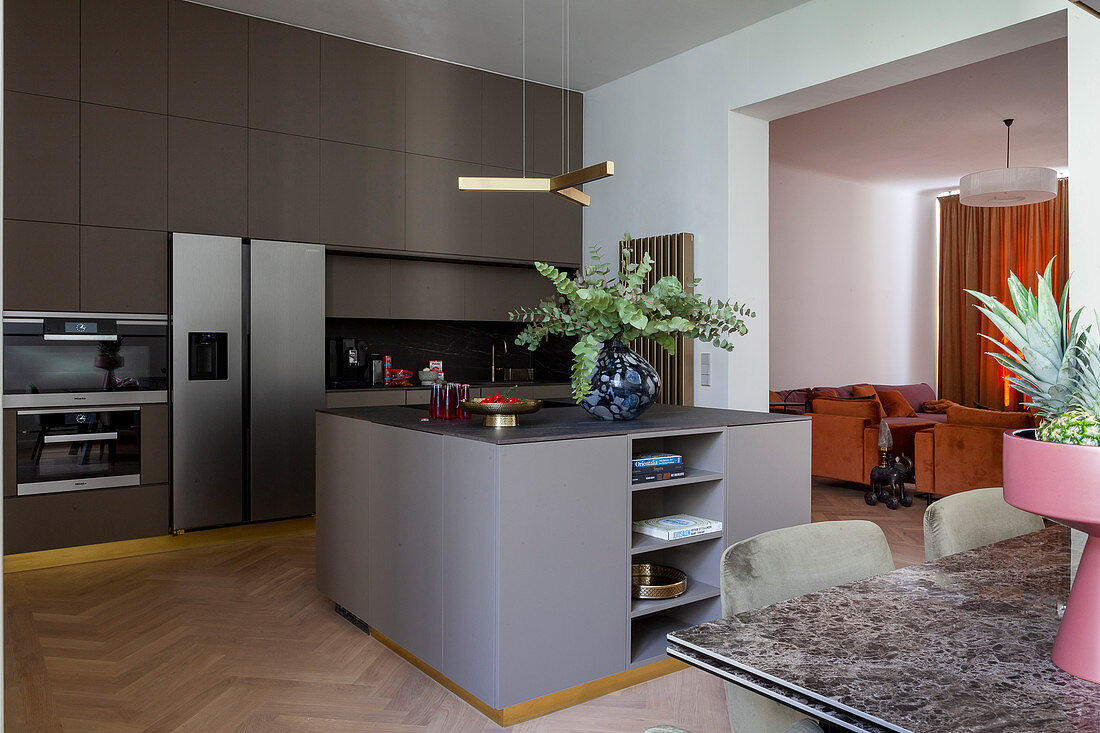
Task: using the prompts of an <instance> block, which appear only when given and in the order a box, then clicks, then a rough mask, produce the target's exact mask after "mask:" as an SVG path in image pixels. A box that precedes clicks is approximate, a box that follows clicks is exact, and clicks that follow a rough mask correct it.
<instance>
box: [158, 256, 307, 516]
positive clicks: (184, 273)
mask: <svg viewBox="0 0 1100 733" xmlns="http://www.w3.org/2000/svg"><path fill="white" fill-rule="evenodd" d="M171 318H172V390H171V406H172V525H173V526H174V527H175V528H176V529H192V528H196V527H210V526H215V525H220V524H233V523H237V522H249V521H261V520H267V519H281V518H285V517H298V516H305V515H308V514H312V513H313V511H314V480H315V477H314V462H315V447H314V442H315V436H314V431H315V427H314V426H315V422H314V410H316V409H317V408H319V407H323V406H324V400H325V393H324V380H325V357H324V354H325V252H324V248H323V247H321V246H318V245H312V244H299V243H295V242H273V241H265V240H255V239H254V240H250V241H244V240H241V239H238V238H233V237H216V236H210V235H202V234H173V235H172V314H171Z"/></svg>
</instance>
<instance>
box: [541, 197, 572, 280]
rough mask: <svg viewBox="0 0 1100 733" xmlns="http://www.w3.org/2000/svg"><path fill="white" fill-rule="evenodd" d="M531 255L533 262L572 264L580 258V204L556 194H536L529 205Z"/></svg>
mask: <svg viewBox="0 0 1100 733" xmlns="http://www.w3.org/2000/svg"><path fill="white" fill-rule="evenodd" d="M533 210H534V215H533V231H532V236H531V239H532V250H533V252H532V255H533V258H534V260H535V261H537V262H550V263H552V264H562V265H572V266H574V267H577V266H579V265H580V264H581V262H582V261H583V252H582V250H583V247H582V246H581V236H582V235H581V227H582V222H581V207H580V206H577V205H576V204H574V203H573V202H571V201H566V200H565V199H563V198H562V197H560V196H554V195H552V194H551V195H546V194H543V195H541V196H536V197H535V199H534V205H533Z"/></svg>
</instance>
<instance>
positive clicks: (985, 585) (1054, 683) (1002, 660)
mask: <svg viewBox="0 0 1100 733" xmlns="http://www.w3.org/2000/svg"><path fill="white" fill-rule="evenodd" d="M1069 555H1070V553H1069V532H1068V530H1066V529H1065V528H1064V527H1052V528H1049V529H1045V530H1043V531H1041V532H1034V533H1032V534H1028V535H1024V536H1022V537H1017V538H1015V539H1011V540H1006V541H1004V542H998V543H996V544H994V545H989V546H986V547H980V548H977V549H974V550H970V551H969V552H963V553H959V554H957V555H949V556H947V557H944V558H941V559H939V560H936V561H934V562H929V563H922V564H920V565H912V566H910V567H907V568H903V569H901V570H896V571H894V572H892V573H886V574H884V575H879V576H876V577H873V578H868V579H867V580H862V581H859V582H856V583H847V584H845V585H840V586H836V587H835V588H828V589H826V590H823V591H820V592H817V593H811V594H808V595H805V596H802V597H800V598H795V599H792V600H789V601H784V602H782V603H776V604H774V605H771V606H767V607H765V608H761V609H757V610H754V611H748V612H746V613H743V614H739V615H738V616H737V617H735V618H731V619H722V620H719V621H714V622H711V623H706V624H702V625H699V626H694V627H691V628H688V629H684V630H683V631H678V632H675V633H672V634H669V637H668V638H669V642H670V644H671V648H672V649H673V650H678V649H685V650H687V651H689V652H701V653H702V654H701V655H698V654H697V655H696V656H697V657H699V658H701V659H708V658H709V659H715V660H718V661H720V662H723V663H728V664H730V665H731V666H732V667H734V668H737V669H745V670H747V671H748V673H749V674H748V677H750V678H751V677H752V676H753V675H758V676H763V677H767V678H770V679H771V680H773V681H775V682H778V683H779V685H780V687H779V688H778V689H784V688H787V689H789V688H790V686H796V687H798V688H800V689H801V691H802V692H805V693H810V697H814V698H817V699H818V700H819V702H820V703H821V704H826V703H827V704H826V705H825V708H823V709H829V708H831V707H832V706H835V705H839V706H846V707H848V708H850V709H853V710H856V711H861V712H862V713H863V714H865V715H868V716H872V717H874V718H877V719H878V720H880V721H883V722H886V723H888V724H889V725H890V727H892V728H894V729H896V730H903V731H912V733H944V732H946V731H954V732H956V733H979V732H981V733H984V732H986V731H1053V732H1057V733H1097V732H1100V685H1097V684H1095V683H1092V682H1088V681H1086V680H1082V679H1078V678H1077V677H1074V676H1072V675H1070V674H1068V673H1066V672H1063V671H1062V670H1061V669H1059V668H1057V667H1056V666H1054V664H1053V662H1051V661H1050V651H1051V648H1052V647H1053V645H1054V637H1055V635H1056V634H1057V632H1058V624H1059V621H1060V619H1059V604H1061V603H1064V601H1065V599H1066V598H1067V597H1068V595H1069ZM865 729H866V730H878V728H877V727H875V726H867V727H866V728H865Z"/></svg>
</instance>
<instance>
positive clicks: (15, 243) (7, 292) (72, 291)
mask: <svg viewBox="0 0 1100 733" xmlns="http://www.w3.org/2000/svg"><path fill="white" fill-rule="evenodd" d="M4 308H5V309H7V310H28V311H77V310H80V227H78V226H76V225H75V224H48V223H45V222H40V221H18V220H15V219H5V220H4Z"/></svg>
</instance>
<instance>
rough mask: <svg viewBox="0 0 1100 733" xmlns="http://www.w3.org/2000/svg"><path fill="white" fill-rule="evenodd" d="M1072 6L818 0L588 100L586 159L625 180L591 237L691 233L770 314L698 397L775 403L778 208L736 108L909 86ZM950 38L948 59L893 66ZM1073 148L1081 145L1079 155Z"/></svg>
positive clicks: (720, 292) (984, 0)
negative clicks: (747, 199) (808, 92)
mask: <svg viewBox="0 0 1100 733" xmlns="http://www.w3.org/2000/svg"><path fill="white" fill-rule="evenodd" d="M1067 7H1068V8H1069V11H1068V12H1083V11H1075V10H1074V9H1073V8H1072V6H1067V4H1066V3H1065V2H1062V1H1061V0H1011V1H1007V0H968V2H965V3H960V2H957V1H956V0H925V1H924V2H920V3H908V2H902V1H901V0H891V1H889V2H887V1H885V0H812V2H809V3H807V4H805V5H801V6H799V7H797V8H794V9H792V10H789V11H787V12H785V13H782V14H780V15H777V16H775V17H773V18H769V19H768V20H765V21H762V22H760V23H757V24H756V25H753V26H750V27H749V28H745V29H743V30H741V31H738V32H736V33H732V34H730V35H728V36H725V37H723V38H720V39H717V40H715V41H712V42H711V43H708V44H705V45H703V46H700V47H698V48H695V49H692V50H691V51H687V52H685V53H682V54H680V55H678V56H675V57H673V58H671V59H667V60H665V61H663V62H661V63H659V64H655V65H653V66H650V67H648V68H646V69H642V70H641V71H638V72H635V73H634V74H631V75H629V76H627V77H624V78H622V79H618V80H616V81H614V82H611V83H609V84H605V85H603V86H601V87H597V88H596V89H594V90H591V91H590V92H588V93H586V94H585V106H584V130H585V139H584V154H585V162H586V163H592V162H596V161H599V160H604V159H610V160H614V161H615V163H616V175H615V177H614V178H611V179H607V180H604V181H601V182H599V183H596V184H593V185H592V186H590V187H589V189H590V190H589V193H591V194H592V197H593V204H592V206H591V207H590V208H589V209H587V210H586V211H585V213H584V228H585V229H584V231H585V241H586V243H587V244H602V245H612V246H613V245H614V243H615V242H617V241H618V237H619V236H620V235H621V233H622V232H623V231H626V230H629V231H630V232H631V233H633V234H635V235H637V236H645V235H650V234H664V233H671V232H680V231H688V232H693V233H694V234H695V242H696V269H697V272H698V274H699V275H700V276H702V278H703V284H702V291H703V292H704V293H705V294H707V295H713V296H716V297H721V298H725V297H733V298H738V299H740V298H744V299H746V300H749V301H750V304H751V305H752V306H753V307H754V308H755V309H756V310H757V311H758V312H760V314H761V317H760V318H757V319H756V321H755V322H754V323H752V324H750V328H751V329H754V330H753V332H752V333H750V336H749V337H748V338H747V339H742V340H741V341H743V342H745V344H744V348H742V347H741V345H739V346H738V348H737V350H735V352H734V354H733V355H732V361H731V359H729V358H725V355H724V353H723V352H720V351H718V352H715V356H714V359H713V368H712V372H713V375H714V377H713V385H714V386H712V387H707V388H703V387H700V386H699V385H698V384H696V395H697V396H696V402H697V404H701V405H716V406H729V407H737V408H745V409H766V404H765V401H766V391H765V387H766V385H767V382H768V375H769V367H768V349H767V347H766V343H767V341H768V334H767V328H766V324H767V309H768V305H767V301H768V297H767V292H766V290H767V287H768V285H767V282H768V256H767V251H766V250H767V245H766V243H765V242H764V241H762V240H761V239H760V233H761V232H766V231H767V225H768V224H767V219H768V210H767V206H763V207H761V206H759V203H760V200H761V194H760V193H759V192H760V187H761V186H765V189H764V193H763V194H762V196H763V197H765V198H766V196H767V193H766V185H767V184H766V181H767V156H766V155H763V156H761V155H757V156H755V158H754V157H753V156H752V155H751V149H752V147H753V146H754V145H759V144H760V139H761V135H760V134H759V131H756V130H749V131H748V133H747V135H745V136H744V138H743V140H744V143H743V146H741V145H739V143H738V141H741V140H742V137H741V135H742V134H743V133H744V131H741V132H739V131H738V130H737V129H735V128H736V127H738V126H739V122H740V121H741V120H739V119H738V118H737V117H731V115H730V114H729V113H730V110H736V109H739V108H741V107H745V106H747V105H751V104H754V103H757V102H761V101H763V100H767V99H771V98H773V97H777V96H780V95H784V94H789V93H792V92H796V91H798V90H801V89H806V88H808V87H813V86H815V85H821V84H825V83H827V82H831V81H833V80H836V79H839V78H841V77H845V79H844V80H843V85H842V86H843V87H844V89H845V90H846V91H845V93H846V94H847V95H848V96H856V95H858V94H864V93H867V92H870V91H875V90H876V89H882V88H885V87H888V86H893V85H894V84H898V83H901V82H903V81H909V80H911V79H912V78H915V77H914V76H913V73H915V71H914V69H915V68H916V67H917V66H919V70H918V71H919V73H917V76H920V75H925V74H928V73H935V72H936V71H942V70H945V69H947V68H954V67H956V66H963V65H965V64H968V63H974V62H976V61H981V60H983V59H986V58H991V57H993V56H997V55H1000V54H1003V53H1008V52H1011V51H1015V50H1019V49H1020V48H1024V47H1026V46H1028V45H1032V43H1039V42H1044V41H1047V40H1050V35H1049V30H1050V28H1049V26H1050V23H1046V24H1045V26H1044V28H1043V29H1042V31H1043V33H1038V32H1036V33H1035V34H1030V35H1033V36H1034V37H1031V38H1029V33H1028V32H1027V31H1028V28H1026V27H1025V28H1024V29H1023V31H1024V32H1021V29H1020V28H1016V29H1009V30H1008V31H1004V32H1003V33H998V32H997V31H1000V30H1001V29H1005V28H1007V27H1009V26H1013V25H1015V24H1019V23H1024V22H1026V21H1031V20H1034V19H1040V18H1042V17H1043V16H1047V15H1050V14H1052V13H1059V14H1060V15H1059V16H1058V17H1060V18H1064V17H1065V16H1064V14H1065V13H1066V12H1067ZM1039 25H1042V24H1041V23H1040V24H1039ZM979 36H980V38H976V37H979ZM1040 36H1041V37H1040ZM971 39H972V40H971ZM1070 45H1071V50H1070V57H1071V63H1072V59H1073V57H1074V54H1073V50H1072V45H1073V44H1072V40H1071V44H1070ZM946 46H951V48H950V49H949V52H946V51H945V52H944V53H943V58H942V59H940V60H939V61H937V59H936V58H931V59H930V58H929V57H927V56H925V57H922V59H921V63H920V64H916V65H914V68H913V69H907V68H906V65H905V64H896V63H893V62H897V61H898V60H899V59H905V58H907V57H911V56H914V55H917V54H928V53H929V52H932V51H934V50H937V49H941V48H942V47H946ZM937 63H938V64H939V68H937ZM888 64H892V65H891V66H888V67H887V66H885V65H888ZM907 75H908V76H907ZM1073 78H1074V76H1073V74H1072V72H1071V85H1072V84H1073ZM829 101H835V98H832V99H830V100H829ZM1072 109H1073V107H1072V100H1071V113H1072ZM793 111H799V110H798V109H797V108H796V109H791V110H787V112H788V113H790V112H793ZM742 117H743V116H742ZM1093 129H1100V128H1093ZM731 136H733V137H734V141H733V142H731ZM1071 138H1072V134H1071ZM764 140H766V136H764ZM1080 144H1081V145H1083V144H1084V143H1083V142H1082V143H1080ZM739 148H740V149H739ZM1072 148H1073V141H1072V139H1071V158H1072ZM760 158H763V160H762V161H761V160H760ZM1071 163H1072V161H1071ZM1076 175H1077V174H1076V173H1075V174H1074V177H1075V178H1076ZM735 191H753V192H755V194H754V195H753V197H752V200H753V201H754V202H755V203H756V205H755V206H744V207H740V208H738V207H736V206H734V205H732V203H731V199H730V196H731V192H735ZM1098 226H1100V224H1098ZM743 234H744V235H745V237H744V238H742V235H743ZM1097 235H1098V236H1097V238H1100V232H1097ZM745 283H751V284H753V285H754V287H753V288H752V292H751V294H750V293H748V292H746V291H745V289H744V284H745ZM731 288H732V289H731ZM750 295H751V297H749V296H750ZM750 339H763V341H762V342H760V343H756V344H753V343H752V342H751V341H750ZM705 349H706V347H705V346H700V347H698V350H705Z"/></svg>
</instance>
